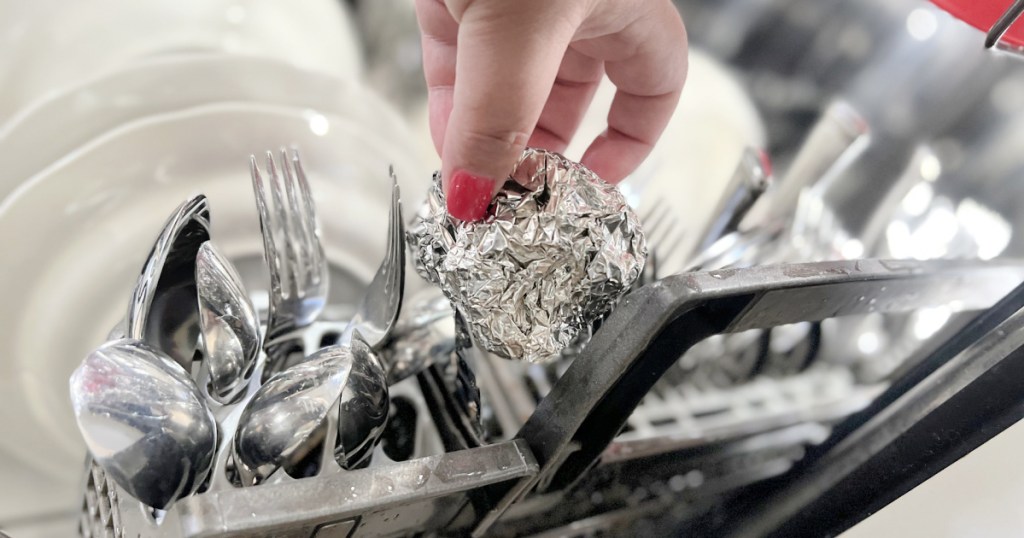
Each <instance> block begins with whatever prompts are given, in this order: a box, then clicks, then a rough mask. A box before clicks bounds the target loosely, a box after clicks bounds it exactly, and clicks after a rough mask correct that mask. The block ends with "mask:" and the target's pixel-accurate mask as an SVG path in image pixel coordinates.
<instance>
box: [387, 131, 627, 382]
mask: <svg viewBox="0 0 1024 538" xmlns="http://www.w3.org/2000/svg"><path fill="white" fill-rule="evenodd" d="M407 240H408V243H409V246H410V249H411V250H412V258H413V260H414V264H415V266H416V271H417V272H418V273H419V274H420V275H421V276H423V277H424V278H426V279H427V280H429V281H431V282H433V283H435V284H437V285H438V286H439V287H440V288H441V290H442V291H443V292H444V294H445V296H447V297H448V299H449V300H451V301H452V303H453V304H454V305H455V307H456V308H458V309H459V310H460V311H461V312H462V314H463V316H464V317H465V320H466V322H467V323H468V324H469V328H470V332H471V333H472V336H473V338H474V341H475V343H476V344H477V345H479V346H482V347H483V348H484V349H487V350H488V351H490V352H492V353H495V354H497V355H499V356H502V357H505V358H510V359H520V360H526V361H529V362H544V361H547V360H551V359H554V358H556V357H557V356H558V355H559V352H560V351H561V350H562V349H563V348H565V347H566V346H568V345H570V344H571V343H572V342H573V339H574V338H575V337H576V336H577V335H578V334H580V333H581V332H582V331H584V330H585V329H589V326H590V324H591V323H592V322H593V321H594V320H596V319H597V318H599V317H600V316H602V315H604V314H605V313H606V312H607V311H608V310H609V309H610V308H611V307H612V305H613V304H614V303H615V302H616V301H617V300H618V299H619V297H620V296H621V295H622V294H623V293H625V292H626V290H628V289H629V287H630V285H631V284H632V283H633V282H634V281H635V280H636V279H637V277H638V276H639V275H640V273H641V271H642V270H643V266H644V260H645V258H646V256H647V245H646V243H645V241H644V236H643V232H642V231H641V229H640V221H639V219H638V218H637V216H636V214H635V213H634V212H633V210H632V209H630V207H629V205H628V204H627V203H626V200H625V198H623V196H622V194H621V193H620V192H619V191H618V190H617V189H616V188H615V187H614V186H611V185H609V184H607V183H605V182H604V181H602V180H601V179H600V178H599V177H597V176H596V175H595V174H594V173H593V172H591V171H590V170H588V169H587V168H586V167H584V166H582V165H580V164H578V163H575V162H572V161H569V160H568V159H566V158H565V157H562V156H561V155H558V154H556V153H550V152H547V151H544V150H538V149H527V150H526V151H525V152H524V153H523V156H522V158H521V159H520V160H519V163H518V164H517V165H516V168H515V171H514V172H513V173H512V174H511V176H510V177H509V178H508V180H507V181H506V182H505V184H504V185H503V186H502V188H501V190H500V191H499V192H498V194H497V195H496V197H495V200H494V202H493V203H492V205H491V208H490V216H489V217H488V218H487V219H486V220H484V221H482V222H475V223H467V222H462V221H460V220H458V219H455V218H453V217H451V216H449V215H448V212H447V210H446V206H445V201H444V193H443V192H442V190H441V184H440V178H439V175H438V174H435V175H434V185H433V186H432V187H431V189H430V191H429V192H428V193H427V201H426V203H425V204H424V205H423V207H422V208H421V210H420V211H419V213H418V214H417V215H416V217H415V218H414V219H413V222H412V223H411V225H410V226H409V229H408V233H407Z"/></svg>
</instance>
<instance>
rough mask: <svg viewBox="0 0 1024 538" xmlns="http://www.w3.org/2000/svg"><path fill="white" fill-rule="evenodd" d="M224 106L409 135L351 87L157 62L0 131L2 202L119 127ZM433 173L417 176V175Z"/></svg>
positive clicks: (22, 115) (48, 101) (51, 102)
mask: <svg viewBox="0 0 1024 538" xmlns="http://www.w3.org/2000/svg"><path fill="white" fill-rule="evenodd" d="M224 101H232V102H251V103H262V104H268V105H286V106H291V107H298V108H305V109H308V113H307V115H308V117H309V120H310V123H311V125H319V127H318V129H321V130H323V129H327V128H328V126H327V125H326V124H325V123H324V122H323V121H322V120H320V119H319V117H320V115H322V114H326V113H334V114H341V115H343V116H345V117H348V118H351V119H352V121H354V122H356V123H357V124H358V125H364V126H366V128H367V129H368V130H374V131H375V132H376V133H377V135H378V136H385V137H388V136H390V133H399V134H398V135H397V136H399V137H406V138H408V136H409V135H408V134H407V133H406V131H407V130H408V128H407V127H406V124H405V121H404V119H403V118H402V117H401V116H400V115H399V114H398V113H397V112H396V111H394V110H393V109H392V108H391V107H390V106H389V105H388V104H387V103H386V102H385V101H383V100H382V99H381V98H380V97H379V96H378V95H377V94H376V93H375V92H372V91H368V90H367V89H366V88H364V87H363V86H362V85H361V84H359V82H358V81H356V80H352V79H344V78H341V77H339V76H338V75H332V74H328V73H324V72H319V71H313V70H309V69H305V68H301V67H296V66H294V65H291V64H289V63H285V62H282V61H279V60H277V59H268V58H263V57H256V56H241V55H231V54H179V55H173V56H166V57H158V58H154V59H152V60H151V61H148V62H145V63H138V64H133V65H130V66H127V67H119V68H115V69H113V70H111V71H108V72H104V73H101V74H99V75H95V76H93V77H91V78H89V79H86V80H84V81H81V82H79V83H77V84H75V85H73V86H70V87H67V88H63V89H60V90H56V91H53V92H50V93H48V94H47V95H45V96H43V97H42V98H40V99H37V100H35V101H33V102H32V103H31V104H29V105H27V106H26V107H25V108H23V109H22V110H20V111H19V112H18V113H17V114H15V115H14V116H13V117H12V118H10V120H9V121H7V122H6V123H5V124H3V125H2V126H0V168H2V169H3V170H5V174H4V176H3V177H2V178H0V199H2V198H3V197H4V196H5V195H6V194H7V193H8V192H9V191H10V190H11V189H13V188H14V187H15V186H16V185H18V184H20V183H21V182H23V181H25V180H26V179H28V178H29V177H30V176H31V175H32V174H34V173H36V172H38V171H40V170H42V169H43V168H45V167H46V166H49V165H51V164H53V163H54V162H56V161H57V160H59V159H60V158H61V157H62V156H63V155H65V154H67V153H69V152H71V151H72V150H74V149H75V148H77V147H78V146H81V145H82V144H84V143H85V142H86V141H88V140H89V139H91V138H94V137H96V136H98V135H100V134H102V133H104V132H106V131H108V130H110V129H112V128H115V127H117V126H119V125H121V124H123V123H126V122H129V121H133V120H136V119H140V118H143V117H146V116H149V115H152V114H162V113H167V112H172V111H175V110H180V109H184V108H188V107H193V106H199V105H205V104H211V103H218V102H224ZM403 153H404V152H403ZM430 171H431V170H430V169H429V168H426V167H424V168H421V169H419V170H418V172H419V173H420V175H425V174H429V173H430ZM410 179H411V178H410ZM413 194H415V192H413Z"/></svg>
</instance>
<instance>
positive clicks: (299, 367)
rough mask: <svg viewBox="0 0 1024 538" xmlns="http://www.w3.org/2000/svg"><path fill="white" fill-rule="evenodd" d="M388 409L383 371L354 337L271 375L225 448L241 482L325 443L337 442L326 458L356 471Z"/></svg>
mask: <svg viewBox="0 0 1024 538" xmlns="http://www.w3.org/2000/svg"><path fill="white" fill-rule="evenodd" d="M339 394H340V395H341V396H340V399H339V396H338V395H339ZM388 403H389V402H388V391H387V384H386V382H385V374H384V368H383V366H381V363H380V359H378V358H377V356H376V355H375V354H374V353H373V351H372V350H370V348H369V346H367V345H366V343H365V342H363V341H362V338H361V336H360V337H356V338H353V339H352V340H351V341H350V343H349V344H348V345H339V346H331V347H326V348H323V349H321V350H319V351H317V352H316V353H314V354H313V355H311V356H310V357H309V358H308V359H306V360H305V361H302V362H300V363H298V364H296V365H294V366H292V367H290V368H288V369H286V370H284V371H282V372H279V373H277V374H275V375H274V376H272V377H271V378H270V379H269V380H268V381H267V382H266V383H264V384H263V386H262V387H260V388H259V390H258V391H257V392H256V394H255V395H253V398H252V400H251V401H250V402H249V404H248V405H247V406H246V407H245V410H244V411H243V412H242V415H241V417H240V418H239V421H238V429H237V431H236V432H235V438H234V443H233V444H232V449H233V451H234V458H235V465H236V468H237V469H238V472H239V475H240V476H241V478H242V484H243V485H246V486H248V485H255V484H259V483H261V482H263V481H264V480H266V479H267V478H268V477H270V475H272V474H274V473H275V472H276V471H277V470H278V469H280V468H281V467H286V468H291V467H294V466H296V465H297V464H298V463H299V462H301V461H303V460H304V459H305V458H306V457H307V456H309V455H311V453H313V451H314V450H316V449H317V448H318V447H320V446H323V444H324V441H325V440H327V441H331V442H334V443H336V444H335V449H334V454H333V456H334V458H335V460H336V461H337V462H338V463H339V465H341V466H342V468H346V469H347V468H354V467H356V466H358V465H360V464H361V463H363V461H365V459H366V458H367V457H368V456H369V455H370V453H371V452H372V449H373V446H374V445H375V444H376V441H377V440H378V439H379V438H380V435H381V434H382V433H383V431H384V424H385V422H386V421H387V416H388ZM332 412H333V413H337V418H338V422H337V426H336V428H337V432H336V434H333V435H332V432H331V431H330V430H331V429H332V428H331V426H332V424H331V421H332V420H333V417H331V416H330V415H331V413H332ZM329 419H330V420H329Z"/></svg>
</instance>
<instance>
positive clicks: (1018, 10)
mask: <svg viewBox="0 0 1024 538" xmlns="http://www.w3.org/2000/svg"><path fill="white" fill-rule="evenodd" d="M1022 14H1024V0H1014V2H1013V3H1012V4H1010V7H1008V8H1006V11H1005V12H1004V13H1003V14H1002V15H1001V16H1000V17H999V20H997V21H996V22H995V24H993V25H992V28H990V29H989V31H988V33H987V34H986V35H985V48H986V49H990V48H992V47H994V46H996V44H997V43H999V40H1000V39H1002V38H1003V36H1004V35H1006V31H1007V30H1009V29H1010V26H1012V25H1013V23H1015V22H1017V19H1019V18H1020V16H1021V15H1022Z"/></svg>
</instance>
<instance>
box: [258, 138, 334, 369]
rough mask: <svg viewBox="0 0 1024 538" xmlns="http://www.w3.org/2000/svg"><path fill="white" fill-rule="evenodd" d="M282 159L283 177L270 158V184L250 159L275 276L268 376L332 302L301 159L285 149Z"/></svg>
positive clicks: (265, 244)
mask: <svg viewBox="0 0 1024 538" xmlns="http://www.w3.org/2000/svg"><path fill="white" fill-rule="evenodd" d="M280 155H281V167H280V168H281V173H278V166H277V165H276V163H275V162H274V154H273V153H272V152H270V151H268V152H267V155H266V170H265V174H266V176H267V178H266V179H264V177H263V175H262V174H261V173H260V170H259V167H258V166H257V163H256V156H255V155H253V156H251V157H250V158H249V171H250V173H251V175H252V184H253V191H254V193H255V195H256V206H257V208H258V209H259V215H260V231H261V232H262V235H263V250H264V252H263V253H264V257H265V259H266V262H267V266H268V268H269V270H270V312H269V319H268V321H267V333H266V338H265V340H266V343H265V344H264V349H265V350H266V352H267V365H268V368H267V370H268V372H267V373H268V374H269V373H273V372H274V371H277V370H279V369H280V368H281V367H283V366H284V364H283V363H284V362H285V361H284V360H283V358H284V357H285V356H287V354H288V353H289V352H290V351H291V350H292V349H293V348H294V345H295V341H296V340H297V338H298V334H297V331H298V330H299V329H302V328H304V327H306V326H308V325H309V324H311V323H312V322H313V321H314V320H316V318H317V316H319V315H320V312H321V311H322V310H323V308H324V304H325V303H326V302H327V285H328V274H327V261H326V256H325V255H324V248H323V245H322V244H321V243H320V229H319V227H318V225H317V220H316V209H315V207H314V204H313V198H312V196H311V194H310V189H309V182H308V181H307V180H306V173H305V171H304V170H303V168H302V163H301V161H300V160H299V153H298V151H296V150H295V149H292V150H291V152H290V155H289V152H288V151H287V150H285V149H283V148H282V149H281V154H280ZM268 184H269V185H268ZM268 188H269V197H268V195H267V194H268V192H267V191H268ZM268 202H270V203H268Z"/></svg>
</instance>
